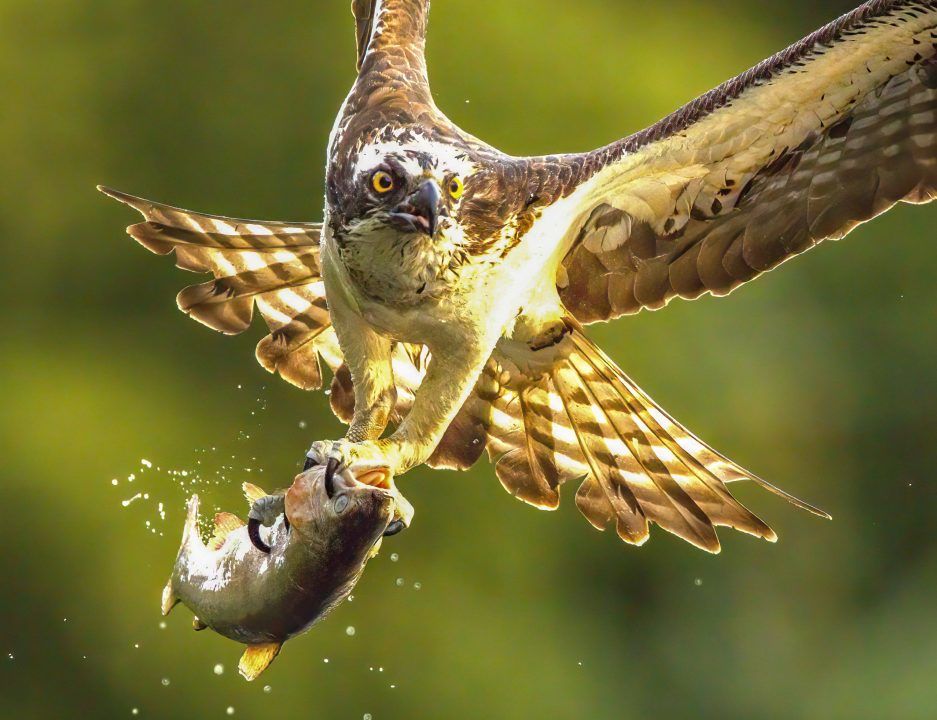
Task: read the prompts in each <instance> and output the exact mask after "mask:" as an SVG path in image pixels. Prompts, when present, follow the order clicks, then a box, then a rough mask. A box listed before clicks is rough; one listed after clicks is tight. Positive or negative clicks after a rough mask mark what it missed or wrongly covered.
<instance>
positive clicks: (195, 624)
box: [192, 617, 208, 632]
mask: <svg viewBox="0 0 937 720" xmlns="http://www.w3.org/2000/svg"><path fill="white" fill-rule="evenodd" d="M207 627H208V625H206V624H205V623H203V622H202V621H201V620H199V619H198V618H197V617H193V618H192V629H193V630H195V632H198V631H199V630H204V629H205V628H207Z"/></svg>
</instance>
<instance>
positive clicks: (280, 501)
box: [247, 495, 290, 555]
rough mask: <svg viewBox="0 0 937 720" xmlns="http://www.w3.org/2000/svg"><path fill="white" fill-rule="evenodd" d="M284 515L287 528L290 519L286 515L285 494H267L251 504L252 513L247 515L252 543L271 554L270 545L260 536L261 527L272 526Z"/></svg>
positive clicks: (248, 533)
mask: <svg viewBox="0 0 937 720" xmlns="http://www.w3.org/2000/svg"><path fill="white" fill-rule="evenodd" d="M280 515H282V516H283V523H284V526H285V527H286V529H287V530H289V527H290V521H289V519H288V518H287V517H286V497H285V496H284V495H265V496H264V497H262V498H259V499H257V500H255V501H254V504H253V505H251V510H250V513H248V515H247V537H248V538H250V541H251V545H253V546H254V547H255V548H257V549H258V550H260V552H262V553H264V554H266V555H269V554H270V549H271V548H270V546H269V545H267V543H265V542H264V541H263V539H261V537H260V527H261V525H263V526H264V527H271V526H272V525H273V524H274V523H276V521H277V518H278V517H280Z"/></svg>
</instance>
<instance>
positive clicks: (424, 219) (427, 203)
mask: <svg viewBox="0 0 937 720" xmlns="http://www.w3.org/2000/svg"><path fill="white" fill-rule="evenodd" d="M447 215H448V212H447V210H446V206H445V204H444V203H443V198H442V192H441V191H440V189H439V185H437V184H436V181H435V180H424V181H423V183H422V184H421V185H420V187H419V188H417V190H416V192H415V193H413V194H412V195H411V196H410V197H408V198H407V199H406V200H405V201H404V202H402V203H401V204H400V205H398V206H397V207H396V208H394V210H393V212H391V214H390V219H391V222H392V223H393V224H394V225H395V226H396V227H397V228H398V229H400V230H403V231H405V232H418V233H426V234H427V235H429V236H430V237H433V236H434V235H435V234H436V228H438V227H439V218H441V217H446V216H447Z"/></svg>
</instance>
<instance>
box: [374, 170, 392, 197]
mask: <svg viewBox="0 0 937 720" xmlns="http://www.w3.org/2000/svg"><path fill="white" fill-rule="evenodd" d="M371 187H373V188H374V191H375V192H376V193H377V194H378V195H386V194H387V193H389V192H390V191H391V190H393V189H394V179H393V178H392V177H391V176H390V173H386V172H384V171H383V170H378V171H377V172H376V173H374V174H373V175H372V176H371Z"/></svg>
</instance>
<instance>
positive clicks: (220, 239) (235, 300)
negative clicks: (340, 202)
mask: <svg viewBox="0 0 937 720" xmlns="http://www.w3.org/2000/svg"><path fill="white" fill-rule="evenodd" d="M101 190H102V192H105V193H106V194H108V195H110V196H111V197H113V198H115V199H116V200H119V201H121V202H123V203H125V204H127V205H129V206H130V207H132V208H134V209H135V210H137V211H139V212H140V213H141V214H142V215H143V217H144V218H145V220H144V222H141V223H137V224H136V225H131V226H130V227H129V228H127V232H128V233H129V234H130V235H131V237H133V238H134V239H135V240H137V242H139V243H140V244H141V245H143V246H144V247H145V248H146V249H147V250H150V251H151V252H154V253H156V254H158V255H168V254H169V253H171V252H175V256H176V264H177V265H178V266H179V267H180V268H182V269H184V270H189V271H192V272H209V273H211V274H212V275H214V278H215V279H214V280H210V281H208V282H205V283H201V284H198V285H192V286H189V287H187V288H185V289H183V290H182V291H181V292H180V293H179V295H178V297H177V303H178V305H179V309H180V310H182V311H183V312H185V313H186V314H188V315H190V316H191V317H193V318H194V319H196V320H198V321H199V322H200V323H202V324H204V325H207V326H208V327H210V328H212V329H214V330H217V331H219V332H222V333H225V334H228V335H234V334H238V333H241V332H243V331H244V330H246V329H247V328H248V327H250V324H251V320H252V319H253V314H254V307H255V306H256V307H257V309H258V310H259V311H260V314H261V316H262V317H263V319H264V321H265V322H266V323H267V327H268V328H269V329H270V331H271V332H270V334H269V335H267V336H266V337H265V338H263V339H262V340H261V341H260V343H259V344H258V345H257V359H258V361H259V362H260V364H261V365H262V366H263V367H265V368H266V369H267V370H269V371H270V372H277V373H279V374H280V375H281V376H282V377H283V378H284V379H286V380H287V381H289V382H291V383H292V384H294V385H297V386H299V387H301V388H304V389H310V388H318V387H321V385H322V372H321V367H320V363H319V356H320V355H321V356H322V357H323V358H324V359H325V361H326V362H327V363H328V364H329V366H330V367H332V368H333V369H334V368H336V367H338V365H340V364H341V362H342V358H341V351H340V350H339V348H338V342H337V340H336V338H335V333H334V331H333V330H332V329H331V322H330V320H329V314H328V309H327V307H326V301H325V288H324V286H323V283H322V278H321V272H320V269H319V232H320V230H321V224H319V223H284V222H269V221H262V220H243V219H238V218H228V217H224V216H221V215H208V214H205V213H194V212H191V211H189V210H182V209H180V208H175V207H171V206H169V205H163V204H161V203H156V202H152V201H149V200H144V199H142V198H138V197H134V196H133V195H127V194H126V193H121V192H118V191H116V190H111V189H108V188H101Z"/></svg>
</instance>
